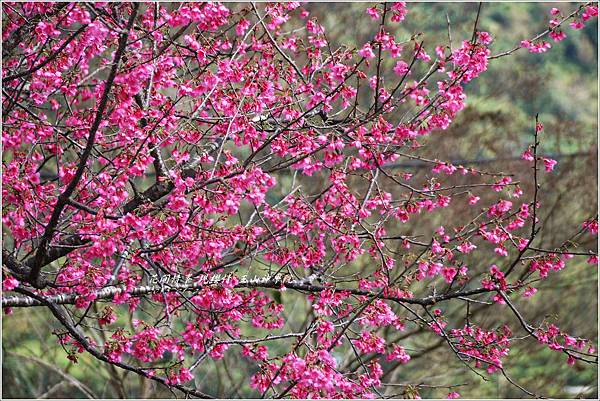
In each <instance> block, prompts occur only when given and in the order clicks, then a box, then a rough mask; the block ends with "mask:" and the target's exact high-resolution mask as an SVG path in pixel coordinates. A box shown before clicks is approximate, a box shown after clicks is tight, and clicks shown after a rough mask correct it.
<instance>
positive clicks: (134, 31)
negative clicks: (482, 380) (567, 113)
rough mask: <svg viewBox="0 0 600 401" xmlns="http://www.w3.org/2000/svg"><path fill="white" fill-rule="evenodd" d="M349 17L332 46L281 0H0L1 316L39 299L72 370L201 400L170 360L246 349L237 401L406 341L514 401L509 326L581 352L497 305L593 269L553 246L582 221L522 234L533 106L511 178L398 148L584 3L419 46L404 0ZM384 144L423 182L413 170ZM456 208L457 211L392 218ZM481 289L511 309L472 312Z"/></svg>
mask: <svg viewBox="0 0 600 401" xmlns="http://www.w3.org/2000/svg"><path fill="white" fill-rule="evenodd" d="M483 8H485V5H483ZM365 9H366V10H365V14H364V18H363V20H361V21H360V23H361V24H372V25H373V27H374V30H375V31H376V32H377V33H376V34H375V35H374V36H373V37H372V38H371V39H370V40H369V41H368V42H366V43H361V44H360V45H359V46H357V47H353V46H350V45H341V46H334V45H333V44H332V42H331V41H330V40H329V38H328V36H327V31H326V29H325V27H324V26H322V25H321V24H320V23H319V21H317V20H316V19H315V18H313V17H312V16H311V15H310V13H309V12H308V11H307V10H306V9H305V8H304V7H303V6H302V5H301V4H299V3H295V2H290V3H272V4H249V3H244V4H238V5H234V4H229V3H225V4H219V3H190V4H184V3H177V4H171V5H170V4H168V3H108V2H102V3H100V2H96V3H11V2H4V3H3V5H2V10H3V30H2V35H3V37H2V39H3V42H4V45H3V54H2V57H3V58H2V84H3V89H2V106H3V107H2V122H3V130H2V144H3V159H2V160H3V162H2V167H3V172H2V197H3V212H2V223H3V232H4V237H3V248H2V269H3V291H4V294H3V297H2V306H3V308H4V312H5V313H11V312H12V311H13V309H14V308H29V307H40V308H46V309H47V310H48V311H49V312H50V313H51V314H52V315H53V317H54V318H55V322H56V323H57V327H60V329H58V330H56V331H55V332H54V333H53V334H54V335H55V337H56V338H55V340H56V341H58V342H60V344H61V345H62V346H63V348H64V350H65V354H66V357H67V358H69V359H70V360H71V361H73V362H75V363H76V362H77V361H78V356H79V355H80V354H82V353H87V354H90V355H91V356H93V357H94V358H95V359H96V360H97V361H98V364H109V365H112V366H114V367H115V368H120V369H124V370H126V371H130V372H133V373H135V374H137V375H140V376H142V377H144V378H147V379H149V380H152V381H155V382H158V383H161V384H162V385H165V386H168V387H169V388H170V389H172V390H173V391H176V392H178V393H181V392H182V393H184V394H185V395H186V396H190V397H200V398H211V397H214V396H219V395H222V394H209V393H207V392H206V391H205V390H204V389H203V388H200V387H198V386H195V385H194V382H193V379H194V374H195V371H196V370H197V368H198V367H199V366H201V365H202V364H206V363H208V362H209V360H211V359H212V360H214V361H219V360H221V359H222V358H223V357H224V355H225V354H226V353H233V354H235V355H238V356H239V358H240V359H241V360H245V361H246V362H247V363H250V364H252V366H254V368H253V372H254V373H253V374H252V376H251V377H245V378H244V379H243V384H241V385H245V386H250V387H251V388H252V389H253V390H254V392H255V394H256V395H257V396H262V397H269V398H271V397H273V398H290V397H291V398H315V397H326V398H371V397H376V398H380V397H385V394H386V390H387V387H386V385H387V384H386V383H384V382H382V377H384V376H385V375H386V374H387V372H391V371H393V370H395V369H397V368H398V367H399V366H401V365H404V364H408V365H409V364H410V363H411V352H410V350H407V348H406V347H405V346H404V345H403V342H404V341H405V339H406V338H409V337H411V336H420V335H424V334H425V333H433V335H435V336H436V337H437V338H438V339H439V342H440V344H441V345H442V346H444V347H447V348H448V349H449V350H450V351H451V353H452V354H453V355H454V357H455V358H457V360H459V361H460V362H461V363H462V364H464V366H466V367H468V369H470V370H471V371H472V374H473V375H479V376H483V375H502V376H503V377H505V378H506V379H507V380H508V381H509V382H510V383H511V384H512V385H514V386H515V387H517V388H519V389H520V390H522V392H523V394H524V395H529V396H534V395H536V394H534V393H533V392H531V391H530V390H529V389H527V388H524V387H523V386H521V385H520V384H519V383H518V382H517V381H516V380H514V379H513V378H512V377H511V376H510V374H509V372H507V370H506V369H505V368H504V365H503V363H504V361H505V360H506V359H507V358H509V351H510V348H511V344H512V342H513V341H514V340H515V339H516V338H519V337H523V336H525V337H527V338H529V339H531V340H533V343H532V347H548V348H550V349H551V350H554V351H556V352H558V353H561V354H562V355H564V360H565V362H566V364H565V368H569V367H568V366H567V365H575V364H586V363H591V364H597V356H596V350H595V349H594V343H595V339H591V340H588V339H586V338H582V337H579V336H578V335H575V334H573V333H568V332H565V331H564V330H562V329H561V328H560V327H559V326H557V325H555V324H554V323H549V322H547V321H546V320H545V319H544V317H543V316H540V317H538V318H536V319H534V320H528V319H526V318H525V316H524V314H523V312H522V311H521V309H520V308H519V306H523V305H526V302H527V299H528V298H529V297H531V296H533V295H534V294H536V292H538V290H537V287H536V285H537V283H539V282H540V281H542V280H544V279H545V278H547V277H548V276H549V275H559V274H561V272H562V271H563V270H566V269H568V268H569V267H568V266H569V264H570V263H573V262H572V260H574V261H577V260H579V261H581V260H584V261H586V260H587V262H588V263H589V264H591V265H592V266H596V265H597V253H596V252H595V250H594V249H593V248H591V249H585V248H581V247H578V246H577V244H578V243H579V242H580V240H581V239H582V238H586V237H588V236H595V235H597V232H598V220H597V216H595V215H592V216H589V218H587V219H586V220H585V221H580V222H576V224H577V225H578V227H579V229H578V230H577V231H576V232H564V233H562V236H563V238H562V242H560V243H557V244H555V245H554V246H553V247H550V248H548V247H543V246H542V245H540V244H539V241H538V240H537V239H538V237H539V235H540V233H541V232H543V225H542V224H540V213H541V211H543V210H544V204H543V203H541V202H540V200H539V192H540V191H542V190H547V191H551V190H552V189H551V188H544V187H542V186H541V184H540V183H541V179H542V178H541V177H543V175H545V174H554V173H555V172H554V171H553V170H554V169H555V166H556V163H557V161H556V160H553V159H552V158H550V157H549V156H547V155H546V154H545V153H544V152H543V143H544V137H545V133H546V132H545V131H544V127H543V122H542V121H538V118H537V117H536V116H531V130H530V132H529V133H528V135H530V138H531V145H530V146H529V147H528V148H525V149H522V150H521V151H522V159H523V160H524V161H526V162H527V163H525V164H523V166H527V167H526V168H527V171H528V173H527V174H528V177H529V180H530V182H529V184H530V185H531V186H532V188H533V190H532V191H528V192H525V191H523V189H522V188H523V185H524V183H521V182H519V181H516V180H514V175H513V172H493V171H487V170H483V169H480V168H478V167H472V166H471V167H469V166H468V165H460V164H455V163H452V162H450V161H444V160H437V159H428V158H424V157H421V156H419V153H418V150H419V148H420V147H421V146H422V144H423V142H424V141H426V140H427V137H428V136H431V135H444V130H446V129H447V128H448V127H449V126H450V125H451V124H452V121H453V120H454V119H455V117H456V116H457V114H458V113H460V112H461V111H462V110H463V109H464V108H465V107H466V102H467V96H468V85H467V84H468V83H469V82H471V81H473V80H477V77H478V76H479V75H481V74H485V72H486V69H487V67H488V64H489V63H494V62H507V60H510V56H511V55H512V54H514V53H515V52H527V51H528V52H531V53H543V52H546V51H552V49H551V47H552V46H560V45H561V43H560V41H561V40H563V39H564V38H565V37H566V35H568V34H569V30H572V29H575V30H576V29H581V28H582V27H583V26H585V24H586V23H587V22H588V21H589V20H590V19H592V18H596V17H597V13H598V8H597V5H596V4H595V3H586V4H581V5H580V6H578V7H576V8H574V9H572V10H566V9H565V10H563V9H560V10H559V9H556V8H553V9H551V10H549V13H548V15H547V16H541V17H540V18H547V19H548V20H549V22H548V28H547V29H546V30H545V31H543V32H538V33H533V32H532V36H531V37H530V38H524V39H523V41H522V42H521V43H516V44H515V47H514V48H512V49H496V48H495V47H494V33H488V32H485V31H483V30H480V27H479V17H480V13H481V9H482V5H481V4H480V5H479V9H478V11H477V13H476V14H475V15H473V26H472V35H470V36H469V37H465V38H459V37H456V35H455V37H451V35H450V31H449V35H448V36H449V42H448V43H439V44H433V43H428V42H427V36H426V34H425V35H424V36H414V37H411V38H398V37H395V36H394V35H393V34H392V33H391V31H392V30H393V29H392V27H393V26H394V25H397V24H402V23H403V21H404V20H405V19H407V18H410V5H406V4H405V3H403V2H397V3H381V4H375V5H371V6H368V5H365ZM498 34H501V33H498ZM531 56H532V57H543V55H536V54H532V55H531ZM384 70H386V71H385V72H387V70H390V71H393V74H392V75H390V74H387V73H384ZM390 77H392V78H393V79H390ZM406 159H408V160H412V161H416V162H418V163H420V164H421V165H424V166H427V168H428V169H429V170H430V172H431V174H429V175H428V177H427V178H426V179H423V180H420V181H416V180H415V179H414V177H413V175H412V174H411V173H409V172H408V170H405V169H402V168H401V167H398V165H399V163H400V161H401V160H406ZM457 177H458V178H457ZM453 179H460V180H462V181H460V182H462V183H460V184H456V183H454V181H452V180H453ZM484 196H485V197H486V198H485V199H494V200H493V201H492V202H487V201H485V202H484V201H483V199H482V198H483V197H484ZM486 202H487V203H486ZM457 210H466V211H467V212H468V213H467V212H465V213H467V214H468V215H469V217H468V218H466V219H465V220H464V221H462V222H461V223H460V224H458V225H454V224H453V225H451V226H441V227H439V228H438V229H437V230H435V231H432V232H424V231H423V232H420V233H419V234H418V235H413V234H407V232H408V227H411V232H414V231H415V227H414V226H411V221H412V222H414V221H415V219H416V218H417V217H418V216H424V217H422V218H428V216H431V218H433V217H434V216H435V217H436V218H442V219H444V218H445V217H444V216H452V214H453V213H456V211H457ZM440 216H441V217H440ZM447 218H448V221H450V220H451V219H449V217H447ZM413 224H414V223H413ZM416 231H419V230H418V228H417V229H416ZM474 257H476V258H477V259H476V260H477V261H478V262H477V263H476V264H475V265H473V264H471V262H472V261H473V260H474V259H473V258H474ZM591 268H595V267H591ZM536 296H537V297H543V296H546V295H545V294H543V293H542V291H540V293H539V294H538V295H536ZM298 302H300V303H303V304H306V305H307V306H306V307H305V308H304V307H303V308H297V307H296V306H294V305H296V304H297V303H298ZM490 304H494V305H500V306H501V307H502V308H504V309H505V310H506V311H508V312H509V313H510V315H512V316H513V320H512V321H497V322H496V325H495V326H494V327H487V326H486V327H484V326H482V325H480V324H478V321H477V320H478V319H477V315H476V314H474V313H473V311H474V309H476V308H480V306H481V307H483V308H485V307H486V306H489V305H490ZM448 305H457V306H459V307H461V308H464V324H460V325H456V324H454V323H455V322H453V321H449V320H448V318H447V317H446V316H445V313H444V310H445V309H446V308H447V307H448ZM290 310H291V311H296V312H292V313H302V314H304V315H306V318H305V320H304V323H303V324H302V325H301V326H300V327H296V328H293V327H291V325H290V324H288V323H289V322H288V320H289V316H288V315H286V313H288V312H289V311H290ZM298 310H300V312H298ZM304 315H303V316H304ZM534 343H537V344H534ZM413 356H414V355H413ZM214 374H217V372H214ZM448 388H449V393H448V397H449V398H456V397H459V396H460V394H459V393H458V392H457V391H455V390H454V389H453V388H452V386H448ZM413 395H418V392H417V393H415V394H413Z"/></svg>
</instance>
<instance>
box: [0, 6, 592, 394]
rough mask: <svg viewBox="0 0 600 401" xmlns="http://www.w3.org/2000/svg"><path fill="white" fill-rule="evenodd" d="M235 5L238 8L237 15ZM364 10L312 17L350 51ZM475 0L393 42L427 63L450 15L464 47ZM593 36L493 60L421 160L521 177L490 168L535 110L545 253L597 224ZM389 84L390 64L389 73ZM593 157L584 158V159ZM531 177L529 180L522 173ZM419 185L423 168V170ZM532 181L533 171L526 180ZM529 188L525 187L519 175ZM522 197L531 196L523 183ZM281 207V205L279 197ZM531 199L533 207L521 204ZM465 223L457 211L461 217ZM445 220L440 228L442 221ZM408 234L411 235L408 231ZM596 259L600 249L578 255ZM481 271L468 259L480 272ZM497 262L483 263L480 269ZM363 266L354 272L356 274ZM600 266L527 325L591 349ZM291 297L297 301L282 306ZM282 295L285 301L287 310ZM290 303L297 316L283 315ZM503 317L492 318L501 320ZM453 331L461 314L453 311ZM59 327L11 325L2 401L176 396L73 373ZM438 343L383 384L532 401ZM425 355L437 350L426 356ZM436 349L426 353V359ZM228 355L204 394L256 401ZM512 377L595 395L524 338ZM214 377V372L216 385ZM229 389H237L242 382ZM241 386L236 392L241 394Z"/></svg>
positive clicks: (524, 13) (505, 27) (30, 316)
mask: <svg viewBox="0 0 600 401" xmlns="http://www.w3.org/2000/svg"><path fill="white" fill-rule="evenodd" d="M228 6H229V7H232V8H235V7H236V5H234V4H229V5H228ZM555 6H556V7H559V8H560V9H561V10H563V11H565V12H570V11H571V10H573V9H575V8H576V7H577V6H578V5H577V4H575V3H485V4H484V5H483V8H482V13H481V17H480V23H479V29H480V30H485V31H488V32H490V33H492V34H493V38H494V42H493V45H492V54H496V53H499V52H502V51H505V50H508V49H510V48H512V47H515V46H516V45H517V44H518V43H519V41H520V40H522V39H527V38H531V37H533V36H534V35H535V34H537V33H538V32H541V31H543V30H544V29H545V28H546V27H547V22H548V20H549V19H550V15H549V13H548V11H549V10H550V8H551V7H555ZM366 7H367V4H365V3H346V4H341V3H315V4H308V5H307V6H306V8H307V9H309V10H310V11H311V14H312V15H313V16H316V17H317V18H318V19H319V21H320V22H321V24H322V25H324V26H325V28H326V30H327V36H328V39H329V40H330V41H332V43H336V44H337V43H345V44H349V45H350V46H353V45H356V44H361V43H364V42H365V41H367V40H369V39H371V38H372V36H373V35H374V34H375V32H376V30H377V25H378V24H377V23H376V22H374V21H371V20H370V18H369V17H368V16H367V15H366V14H365V9H366ZM476 9H477V3H426V4H411V3H409V4H408V10H409V12H408V16H407V18H406V20H405V22H404V23H402V24H390V27H391V29H393V33H394V34H396V36H397V39H398V40H406V39H408V38H410V37H411V36H412V35H417V34H420V33H423V39H424V40H425V46H426V48H427V50H428V52H429V53H430V54H433V47H434V45H437V44H440V43H441V44H446V43H447V21H446V15H447V16H448V18H449V20H450V22H451V31H452V38H453V44H454V47H457V45H458V44H459V42H460V41H462V40H464V39H468V38H470V35H471V32H472V28H473V21H474V18H475V14H476ZM597 30H598V27H597V22H596V20H593V21H590V22H588V24H587V26H586V28H585V29H583V30H580V31H573V30H572V29H570V28H568V27H566V28H565V31H566V33H567V35H568V36H567V39H566V40H564V41H562V42H560V43H556V44H555V43H554V42H552V44H553V48H552V49H550V50H549V51H548V52H547V53H546V54H542V55H540V54H531V53H528V52H527V51H526V50H519V51H517V52H516V53H515V54H513V55H512V56H510V57H507V58H501V59H498V60H494V61H491V62H490V65H489V68H488V71H487V72H485V73H483V74H482V75H481V76H480V77H479V78H478V79H476V80H475V81H473V82H472V83H469V84H468V85H467V87H466V90H465V92H466V94H467V95H468V99H467V103H468V107H467V109H466V110H464V111H463V112H462V113H461V114H460V116H459V117H458V118H457V119H456V120H455V121H454V123H453V125H452V126H451V127H450V129H448V130H447V131H445V132H440V133H435V134H434V135H432V137H431V138H430V139H429V140H428V142H427V144H426V146H425V147H424V148H423V149H421V150H420V152H421V154H422V155H423V156H425V157H432V158H439V159H446V160H462V159H487V160H488V161H487V162H486V164H485V166H483V167H482V168H485V169H487V170H490V171H503V170H510V171H512V170H518V168H516V167H518V166H515V164H514V163H521V162H520V161H518V160H510V161H506V160H496V161H494V160H492V161H489V159H497V158H504V157H507V156H518V155H520V153H521V152H522V151H523V149H525V147H526V145H527V144H528V143H530V142H531V132H532V125H533V116H534V115H535V114H536V113H539V115H540V120H541V121H543V123H544V125H545V127H546V129H545V131H544V137H543V143H542V152H543V153H547V154H559V155H561V156H560V158H559V159H558V160H559V165H558V167H557V174H551V175H544V178H543V180H544V181H543V182H542V185H543V188H547V190H545V191H543V193H542V194H541V196H542V198H541V200H542V204H543V205H544V209H542V220H543V224H544V230H545V234H544V236H543V238H542V239H541V240H540V243H541V244H545V245H548V246H552V244H556V243H557V242H560V241H561V239H563V238H564V237H565V236H566V235H567V233H571V232H573V231H576V230H577V228H578V225H579V224H580V223H581V221H582V220H584V219H586V218H588V217H590V216H593V215H596V214H597V206H596V205H597V156H596V155H597V129H598V127H597V121H598V115H597V111H598V75H597V73H598V64H597V60H598V42H597V39H598V36H597V35H598V31H597ZM384 67H386V69H387V70H388V71H389V73H388V76H390V77H391V76H392V74H393V73H391V67H392V65H386V66H384ZM585 153H587V154H585ZM525 170H526V169H525ZM414 172H415V173H416V174H422V175H426V174H427V171H420V170H418V169H415V171H414ZM526 172H527V171H526ZM517 178H521V179H524V180H526V177H517ZM523 189H524V190H525V193H526V195H525V196H527V194H528V193H530V190H531V188H530V187H528V186H527V184H524V185H523ZM270 195H273V196H275V197H278V195H279V194H272V193H270ZM525 199H528V198H525ZM457 213H458V214H460V211H458V212H457ZM444 215H445V214H444V213H441V214H440V215H439V216H438V217H440V218H441V216H444ZM427 219H429V220H427V221H416V222H415V223H414V224H413V225H414V226H415V228H409V230H410V229H414V230H415V232H416V231H418V230H417V229H416V227H417V226H418V227H419V228H420V231H421V232H422V231H423V227H424V226H427V227H431V228H434V227H437V226H439V224H440V223H441V221H435V217H430V216H427ZM405 233H406V232H405ZM583 245H584V246H585V247H587V248H590V249H592V248H594V249H595V248H596V246H597V245H596V243H595V241H592V240H588V242H587V243H584V244H583ZM478 262H482V261H476V260H474V261H472V264H476V263H478ZM485 262H486V263H487V265H489V263H488V262H489V261H485ZM359 267H360V266H359ZM597 279H598V276H597V268H596V267H594V266H590V265H587V264H586V263H585V258H580V259H574V261H572V262H571V263H570V264H569V268H568V269H567V270H566V271H564V272H561V274H559V275H551V277H550V278H549V279H548V280H546V281H544V282H543V283H541V284H540V285H539V286H538V288H539V289H540V290H541V291H543V292H546V297H544V298H541V297H538V298H536V297H534V298H533V299H532V300H531V301H529V302H528V303H527V304H525V305H520V306H521V308H523V311H524V313H525V314H526V315H527V316H526V317H529V318H532V317H538V318H539V317H546V320H547V321H548V322H554V323H556V324H558V325H559V327H561V329H563V330H565V331H570V332H571V333H573V334H575V335H581V336H583V337H587V338H592V339H597V324H598V321H597V319H598V316H597V282H598V281H597ZM288 297H289V298H288ZM292 297H293V294H287V293H286V294H285V295H284V303H285V304H286V314H287V318H288V320H289V322H288V325H287V326H286V328H288V329H289V328H290V327H291V328H298V326H299V325H300V324H301V323H302V322H303V321H304V319H305V317H306V305H305V302H304V301H298V302H296V301H294V302H291V301H292ZM285 298H288V299H287V300H286V299H285ZM288 305H289V306H290V307H288ZM497 309H498V310H497ZM444 312H445V313H446V314H447V315H448V316H449V318H450V319H452V317H453V316H455V318H456V321H455V322H454V323H455V325H460V321H461V316H462V315H461V313H462V314H463V315H464V311H461V310H457V311H452V310H445V311H444ZM474 313H475V316H476V319H477V322H478V323H479V324H481V325H482V326H485V324H486V323H489V324H498V321H499V320H506V321H507V322H510V323H512V324H513V327H517V325H516V324H515V322H514V320H513V321H511V320H510V319H511V318H510V316H509V315H506V314H505V312H503V311H501V310H500V309H499V308H497V307H495V306H493V307H490V308H485V309H482V310H481V311H480V312H474ZM56 327H57V326H56V323H55V321H54V320H53V319H52V318H51V317H50V316H49V314H48V313H47V312H46V311H44V310H43V309H41V308H30V309H23V310H15V311H14V313H13V314H12V315H10V316H7V315H5V316H4V317H3V329H2V335H3V342H2V350H3V365H2V375H3V390H2V394H3V397H4V398H13V397H20V398H29V397H40V396H45V397H48V398H57V397H77V398H86V397H87V396H88V395H89V394H93V395H95V396H98V397H107V398H112V397H122V396H127V397H172V396H173V394H171V393H170V392H169V391H168V390H166V389H164V388H162V387H156V385H155V384H153V383H149V382H147V381H145V380H142V379H139V378H138V377H137V376H135V375H133V374H126V373H125V374H124V373H123V372H122V371H118V372H116V371H114V370H112V369H111V368H110V367H106V366H102V365H99V364H98V363H97V362H96V361H95V360H93V359H92V358H90V357H89V356H85V355H83V356H81V357H80V362H79V363H78V364H73V363H71V362H70V361H69V360H67V359H66V355H65V354H64V352H63V351H62V349H61V347H60V346H59V345H58V344H57V343H56V337H55V336H53V335H51V332H52V330H53V329H54V328H56ZM437 341H438V339H437V338H435V337H434V336H431V335H421V334H420V335H417V336H412V337H410V338H407V339H406V340H405V342H404V343H403V344H405V346H406V347H407V349H408V350H409V353H411V354H412V355H413V360H412V361H411V362H410V364H408V365H406V366H401V367H400V368H398V369H396V370H395V371H394V373H393V374H391V375H389V376H388V377H386V378H385V381H386V382H394V383H412V384H415V385H418V384H421V383H431V382H435V383H439V384H444V383H448V384H463V383H465V384H466V385H464V386H460V387H458V388H455V389H453V390H456V391H459V392H460V393H461V395H462V396H463V397H469V398H487V397H491V398H521V397H523V396H524V394H523V393H522V392H520V391H519V390H518V389H516V388H515V387H513V386H511V385H510V384H509V383H508V382H507V381H506V380H505V379H504V378H503V377H502V376H500V375H492V376H490V377H489V379H488V380H487V381H484V380H482V379H481V378H479V377H477V376H476V375H474V374H472V373H471V372H470V371H468V370H467V369H466V368H465V367H464V365H462V364H460V363H459V362H458V361H456V358H455V357H454V356H453V355H452V354H451V352H449V351H448V350H446V347H445V346H443V345H442V346H438V345H436V344H437ZM286 346H287V345H286V343H281V344H279V345H274V346H273V350H272V352H271V354H276V353H277V352H284V351H285V348H286ZM430 348H431V349H430ZM427 349H430V350H429V351H428V352H422V356H421V357H419V356H418V355H419V354H420V353H421V351H422V350H427ZM236 355H238V350H236V351H235V352H229V353H228V354H227V355H226V357H225V359H224V360H222V361H220V362H214V361H212V360H207V363H206V364H205V365H206V366H201V367H200V368H199V369H198V370H197V379H196V385H197V386H198V387H199V388H201V389H202V390H203V391H206V392H208V393H210V394H222V395H223V396H224V397H225V396H231V397H255V396H256V393H255V392H253V391H252V390H251V389H250V388H249V386H248V379H249V376H250V375H251V374H252V373H253V372H254V371H255V367H254V366H253V365H252V364H251V363H247V361H240V360H239V359H240V358H238V357H237V356H236ZM505 367H506V369H507V371H508V372H509V374H510V375H511V377H513V378H514V379H515V381H517V382H518V383H520V384H521V385H523V386H524V387H526V388H529V389H532V390H535V391H539V393H540V394H544V395H546V396H551V397H570V398H571V397H573V398H576V397H586V398H596V397H597V393H598V389H597V378H598V377H597V369H596V368H597V366H595V365H592V366H584V365H581V364H577V365H576V366H575V367H568V366H567V365H566V363H565V358H564V356H563V355H562V354H561V353H556V352H552V351H549V350H548V349H547V348H544V347H541V346H539V345H537V344H535V342H532V341H531V340H525V341H517V342H516V343H515V344H514V346H513V348H512V350H511V354H510V356H509V357H508V358H507V361H506V364H505ZM215 372H216V374H215ZM234 383H235V384H234ZM237 383H239V385H237ZM448 391H449V389H448V388H443V387H442V388H427V387H422V388H420V389H419V393H420V395H421V396H422V397H423V398H430V397H436V398H443V397H445V396H446V394H447V393H448ZM411 394H412V395H414V394H413V393H412V392H411V387H406V386H405V387H398V392H397V397H399V398H401V397H409V396H411Z"/></svg>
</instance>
